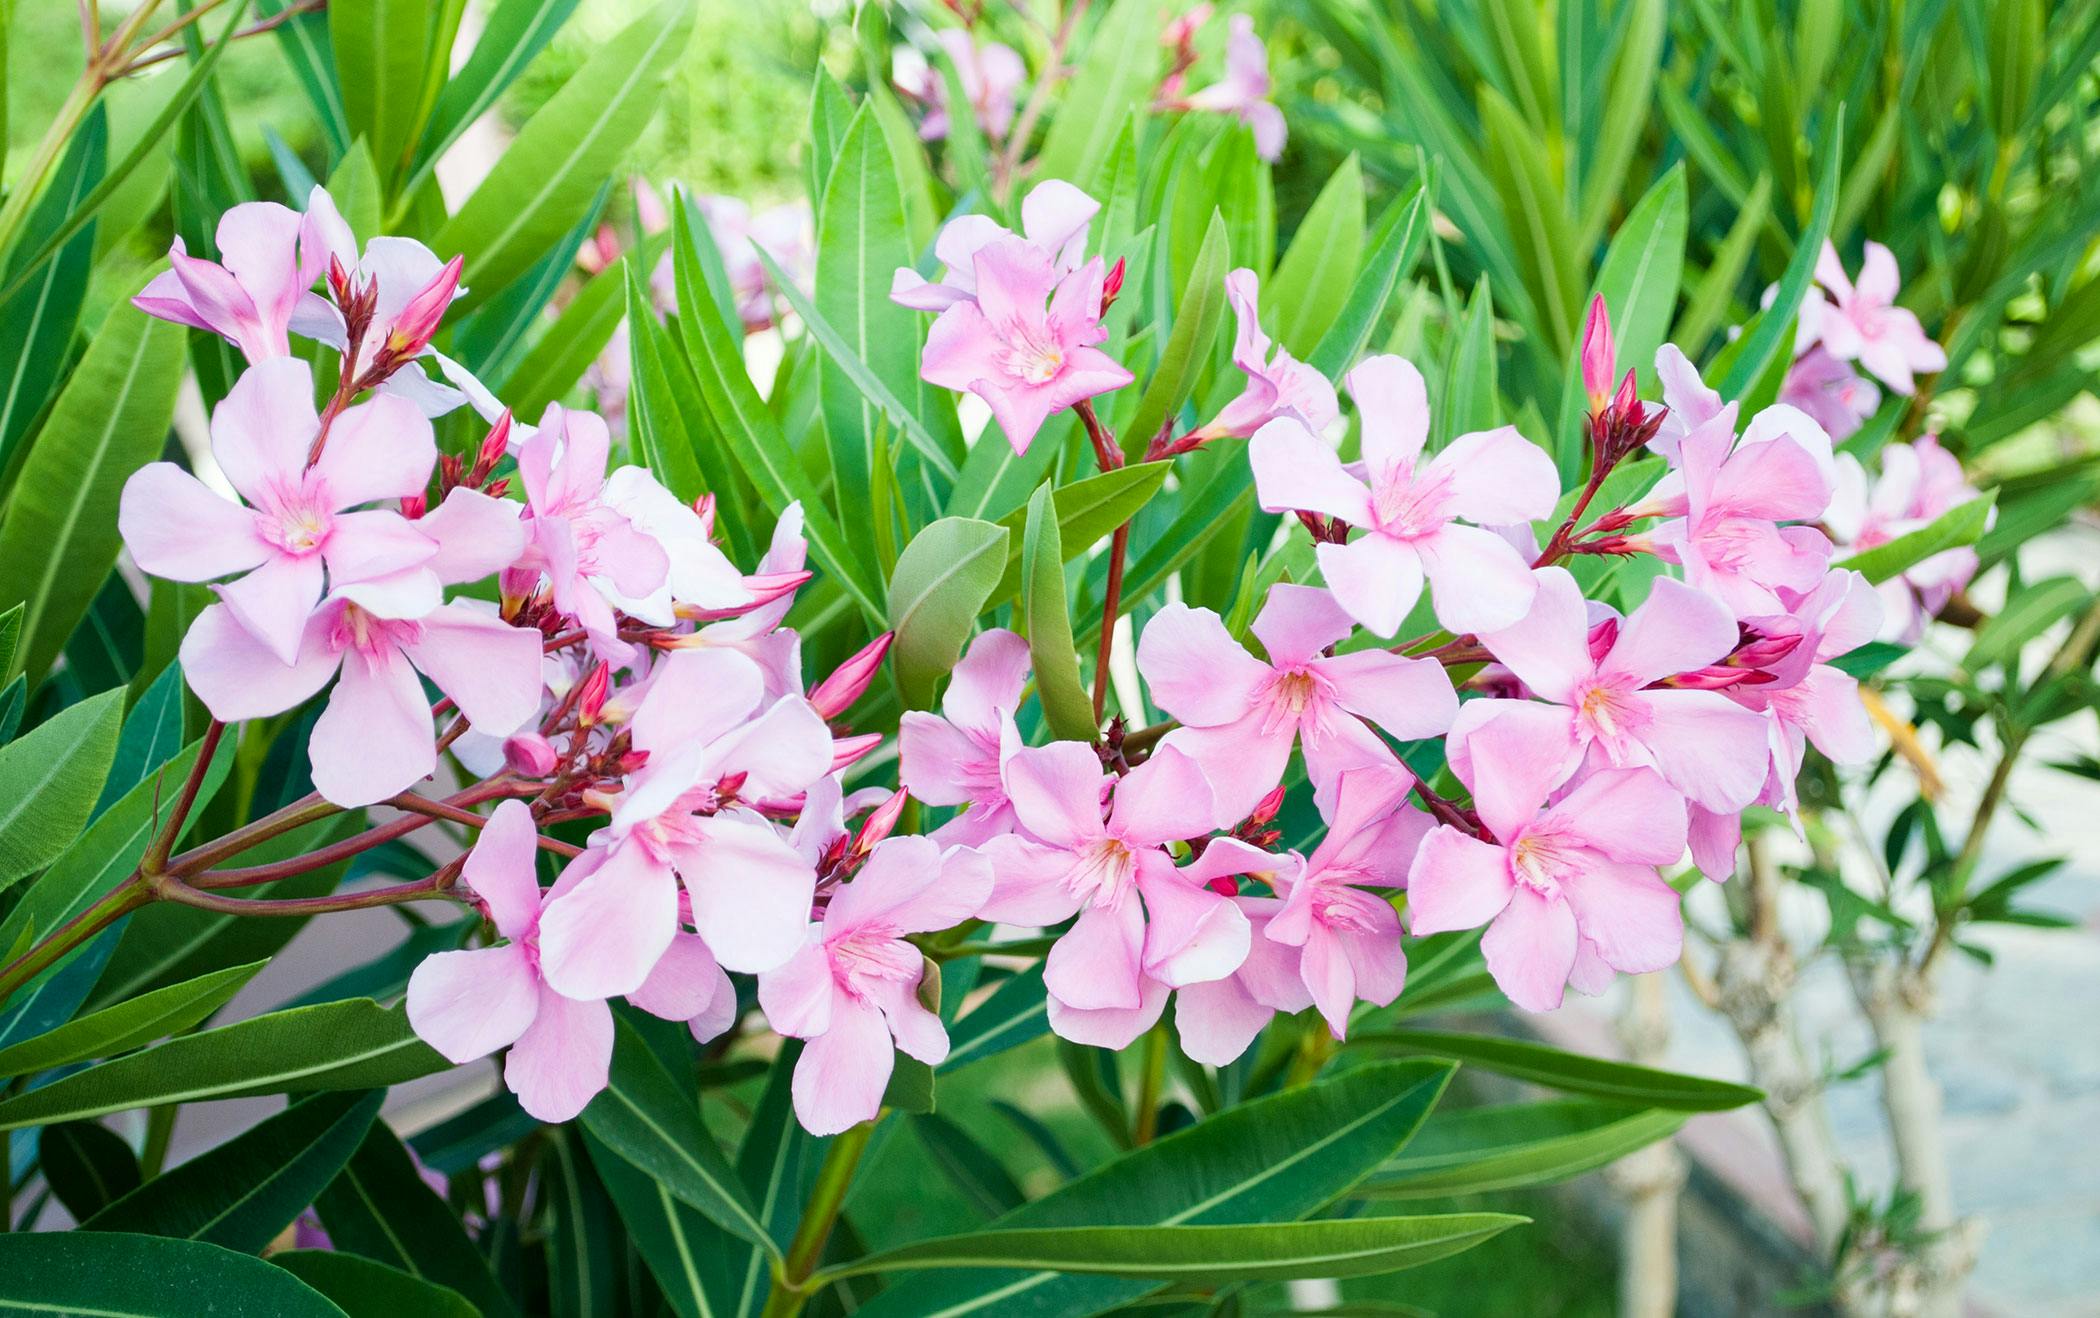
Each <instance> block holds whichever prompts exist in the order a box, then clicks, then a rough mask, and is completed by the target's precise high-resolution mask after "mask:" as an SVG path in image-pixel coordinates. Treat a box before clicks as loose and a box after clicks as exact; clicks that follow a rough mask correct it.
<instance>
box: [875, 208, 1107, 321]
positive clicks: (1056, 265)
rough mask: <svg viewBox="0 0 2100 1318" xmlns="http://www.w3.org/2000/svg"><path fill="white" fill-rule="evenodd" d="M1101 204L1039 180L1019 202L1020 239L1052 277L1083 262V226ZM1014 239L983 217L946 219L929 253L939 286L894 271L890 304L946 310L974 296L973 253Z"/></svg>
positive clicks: (907, 272) (915, 275)
mask: <svg viewBox="0 0 2100 1318" xmlns="http://www.w3.org/2000/svg"><path fill="white" fill-rule="evenodd" d="M1100 209H1101V203H1100V202H1098V201H1095V200H1094V199H1093V198H1092V197H1089V196H1087V195H1086V194H1085V193H1084V192H1081V191H1080V190H1079V189H1078V188H1075V187H1073V186H1072V185H1071V184H1069V183H1067V182H1065V181H1064V180H1062V179H1045V180H1044V181H1043V182H1041V183H1038V184H1036V185H1035V187H1033V188H1031V189H1030V190H1029V192H1028V195H1027V196H1026V197H1025V198H1023V199H1022V201H1021V234H1020V236H1021V238H1022V239H1023V240H1025V241H1026V242H1027V243H1028V245H1029V246H1031V247H1033V248H1035V249H1036V250H1037V251H1038V252H1039V253H1041V254H1042V256H1043V258H1044V259H1045V260H1046V261H1048V262H1049V264H1050V269H1051V272H1052V274H1053V275H1054V276H1055V277H1056V278H1057V279H1063V278H1064V277H1065V276H1066V275H1068V274H1070V273H1072V272H1073V271H1075V270H1077V269H1078V268H1079V263H1080V262H1081V261H1083V260H1084V259H1085V258H1086V236H1087V226H1088V225H1089V224H1090V223H1091V222H1092V221H1093V218H1094V214H1095V212H1097V211H1099V210H1100ZM1012 237H1014V234H1013V232H1012V231H1011V230H1009V229H1007V228H1006V227H1005V226H1004V225H1002V224H1000V223H999V222H998V221H996V220H994V219H992V218H991V217H990V216H989V215H963V216H959V217H957V218H955V219H952V220H950V221H948V223H947V224H945V225H943V226H942V227H941V232H940V234H939V236H937V237H936V238H935V239H934V240H933V254H934V255H935V256H937V257H939V258H940V262H941V265H942V266H944V267H945V271H944V273H943V274H942V275H941V279H940V282H939V283H932V282H929V281H928V280H927V279H925V278H924V277H923V276H921V275H920V274H919V272H918V271H916V270H911V269H903V270H899V271H897V273H896V275H895V276H893V277H892V279H891V280H890V300H891V301H892V302H895V303H897V304H898V305H900V306H907V307H910V308H912V309H913V310H915V311H946V310H947V309H948V308H949V307H952V306H954V305H955V304H956V303H958V302H972V301H975V300H976V298H977V253H978V252H980V251H982V250H983V249H984V248H986V247H988V246H990V245H991V244H993V243H995V242H998V241H1000V240H1001V239H1007V238H1012Z"/></svg>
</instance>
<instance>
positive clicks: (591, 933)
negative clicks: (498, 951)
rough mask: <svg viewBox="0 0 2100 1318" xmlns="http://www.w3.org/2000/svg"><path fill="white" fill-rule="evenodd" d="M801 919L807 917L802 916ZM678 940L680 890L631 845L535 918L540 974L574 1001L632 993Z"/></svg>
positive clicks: (611, 854)
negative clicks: (538, 922)
mask: <svg viewBox="0 0 2100 1318" xmlns="http://www.w3.org/2000/svg"><path fill="white" fill-rule="evenodd" d="M805 914H806V912H805ZM677 932H678V884H677V882H676V881H675V880H674V879H673V878H672V877H671V871H670V868H669V867H668V866H666V865H663V864H661V863H659V862H656V861H653V860H651V859H649V857H648V856H647V855H646V854H644V853H643V851H642V849H641V848H640V847H639V846H636V845H634V844H633V843H627V844H624V845H615V846H614V847H613V848H612V850H611V851H610V852H609V853H607V855H606V858H605V861H604V863H603V864H601V865H599V866H598V868H597V869H596V870H594V871H592V872H591V873H590V874H589V875H587V876H586V877H585V878H584V879H583V880H582V881H580V882H578V883H577V884H576V885H575V886H574V887H572V888H568V889H567V890H566V891H557V892H556V893H554V894H553V895H552V896H550V897H549V898H548V900H547V905H546V908H545V909H544V910H543V911H541V913H540V974H542V975H543V976H545V977H546V980H547V982H548V983H549V984H551V985H553V986H554V988H555V989H556V990H557V991H566V992H568V993H570V994H573V995H574V996H576V997H578V998H609V997H612V996H614V995H616V994H622V993H632V992H634V991H635V990H636V989H638V988H640V987H641V986H642V983H643V981H645V980H647V979H648V978H649V972H650V971H652V970H654V969H655V968H656V962H657V960H658V959H659V958H660V957H662V956H663V954H664V949H665V948H667V947H669V946H670V945H671V938H672V936H673V935H674V934H676V933H677Z"/></svg>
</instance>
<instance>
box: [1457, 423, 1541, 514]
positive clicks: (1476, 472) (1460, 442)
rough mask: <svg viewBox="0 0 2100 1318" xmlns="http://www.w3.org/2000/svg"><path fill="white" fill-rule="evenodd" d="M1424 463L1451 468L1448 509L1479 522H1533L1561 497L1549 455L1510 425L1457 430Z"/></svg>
mask: <svg viewBox="0 0 2100 1318" xmlns="http://www.w3.org/2000/svg"><path fill="white" fill-rule="evenodd" d="M1429 466H1430V469H1431V470H1434V471H1448V472H1449V473H1450V474H1451V495H1450V504H1449V505H1448V506H1449V507H1450V509H1451V511H1452V512H1453V513H1455V514H1456V515H1458V516H1460V517H1463V518H1465V519H1466V520H1467V521H1469V522H1478V523H1480V524H1481V525H1483V526H1505V525H1509V524H1511V523H1514V522H1536V521H1539V520H1540V519H1542V518H1545V517H1550V516H1552V514H1553V506H1554V505H1555V504H1556V503H1558V502H1560V473H1559V472H1558V471H1556V470H1555V469H1554V466H1553V459H1552V458H1551V457H1550V456H1548V455H1547V453H1546V450H1544V449H1542V448H1540V447H1539V446H1538V445H1536V444H1534V443H1532V442H1531V441H1530V440H1528V439H1526V438H1524V436H1522V435H1520V434H1518V433H1517V428H1516V427H1515V426H1503V427H1501V428H1500V429H1497V430H1480V431H1475V432H1473V433H1472V434H1469V435H1460V436H1459V437H1458V438H1457V439H1454V440H1452V441H1451V443H1450V445H1449V446H1447V447H1446V448H1445V449H1444V451H1443V452H1441V453H1439V454H1437V455H1436V457H1434V458H1432V459H1431V460H1430V463H1429Z"/></svg>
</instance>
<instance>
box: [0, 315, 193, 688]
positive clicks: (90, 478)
mask: <svg viewBox="0 0 2100 1318" xmlns="http://www.w3.org/2000/svg"><path fill="white" fill-rule="evenodd" d="M182 341H183V329H182V327H181V326H179V325H173V324H170V323H169V322H167V321H164V320H154V319H153V318H152V317H150V316H148V315H146V314H145V313H144V312H142V311H138V310H135V309H133V308H132V307H130V306H126V305H119V306H118V307H117V308H116V309H115V310H113V311H111V312H110V313H109V317H108V319H107V320H105V321H104V322H103V325H102V329H101V331H100V332H99V333H97V334H96V335H95V336H94V338H93V339H92V340H91V341H90V342H89V344H88V350H87V354H86V356H84V357H82V358H81V361H80V365H79V366H78V367H77V368H76V369H75V370H74V371H73V374H72V376H71V378H70V379H68V380H67V381H66V385H65V388H64V389H63V390H61V391H60V393H59V395H58V401H57V402H56V403H53V404H52V408H51V415H50V419H49V420H47V421H45V423H44V425H43V427H42V429H40V430H39V431H38V432H37V437H36V443H35V445H34V446H33V447H32V448H31V449H30V450H29V456H28V458H27V459H25V460H24V462H23V466H22V475H21V478H20V479H19V480H18V481H17V482H16V483H15V489H14V495H13V497H12V498H10V499H9V500H8V502H7V512H6V522H5V523H4V524H0V608H5V607H7V606H8V605H10V604H14V603H17V602H20V603H21V604H22V605H23V606H24V608H23V614H22V646H21V649H20V651H19V652H18V653H17V654H16V655H15V668H14V671H15V672H19V673H26V674H28V676H29V677H30V679H31V680H32V681H34V680H36V679H38V678H41V677H42V676H43V675H44V673H45V672H46V671H47V670H48V669H49V668H50V667H51V661H52V660H53V659H55V658H56V657H57V656H58V651H59V647H60V646H62V645H64V644H65V640H66V637H68V636H70V635H71V634H72V632H73V628H74V626H75V625H76V624H77V623H78V622H79V621H80V619H81V616H82V615H83V614H85V613H86V612H87V607H88V602H89V601H90V600H92V599H93V598H94V595H95V590H96V588H97V587H99V586H100V585H101V584H102V579H103V578H104V577H106V576H108V575H109V570H110V568H111V567H112V566H113V565H114V564H115V563H116V561H117V547H118V545H119V543H120V539H119V537H118V535H117V498H118V496H119V494H120V493H121V492H122V491H123V488H124V482H125V481H126V480H127V479H128V478H129V477H130V476H131V473H132V472H134V471H137V470H138V469H139V468H140V467H143V466H145V465H146V464H147V463H148V462H151V461H153V460H154V459H155V458H157V457H159V456H160V451H161V445H162V444H163V443H164V442H165V441H166V439H167V434H168V421H169V419H170V418H171V417H173V415H174V413H175V389H176V386H177V385H178V384H179V383H180V382H181V379H182V367H183V352H182Z"/></svg>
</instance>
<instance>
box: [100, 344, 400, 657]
mask: <svg viewBox="0 0 2100 1318" xmlns="http://www.w3.org/2000/svg"><path fill="white" fill-rule="evenodd" d="M313 397H314V393H313V375H312V372H311V371H310V370H309V369H308V367H307V365H306V363H305V362H303V361H301V360H299V359H298V358H296V357H273V358H269V359H267V360H265V361H263V362H261V363H259V364H257V365H255V366H253V367H250V368H249V369H248V370H247V371H245V372H243V373H242V375H241V378H240V379H239V380H237V381H236V382H235V383H234V386H233V388H232V389H231V390H229V391H228V393H227V395H226V398H225V400H224V401H223V402H221V403H220V404H219V406H218V407H217V408H216V409H215V410H214V411H213V413H212V422H211V433H212V455H213V457H214V458H215V459H217V461H218V464H219V469H220V470H221V471H222V472H224V473H225V475H226V479H227V480H228V481H229V482H230V483H231V484H232V485H233V488H234V489H235V490H236V491H238V492H239V493H240V495H241V496H242V497H243V498H245V499H246V500H247V501H248V502H247V506H245V507H243V506H242V505H241V504H239V503H236V502H234V501H233V500H230V499H225V498H222V497H220V496H219V495H217V494H214V493H212V491H211V490H209V489H207V488H206V487H205V486H204V484H203V482H201V481H199V480H198V479H197V478H196V477H194V476H192V475H190V474H189V473H188V472H185V471H184V470H183V469H182V468H180V467H178V466H176V465H175V464H174V463H172V462H155V463H150V464H148V465H147V466H144V467H141V468H140V469H139V470H138V471H136V472H134V473H133V474H132V476H131V478H130V479H129V480H127V481H126V482H125V483H124V493H123V497H122V498H121V500H120V501H119V503H118V508H117V527H118V529H119V531H120V532H121V533H122V534H123V537H124V543H125V546H126V547H127V548H128V549H130V551H131V558H132V561H133V562H135V563H137V564H138V566H139V570H140V571H142V572H146V573H150V574H151V575H153V576H157V577H163V578H166V579H168V580H171V581H209V580H212V579H213V578H215V577H223V576H227V575H229V574H232V573H236V572H239V573H245V574H246V575H244V576H241V577H240V578H239V579H238V580H235V581H231V582H228V583H226V584H225V585H222V586H220V587H218V588H217V589H218V593H219V598H220V599H221V600H222V601H224V607H225V608H227V609H228V610H230V611H231V612H232V614H233V616H234V617H235V618H237V619H239V621H240V625H241V626H242V627H244V628H246V629H247V630H248V631H249V632H250V633H251V634H252V635H253V636H254V637H255V638H256V639H257V640H258V641H260V642H261V643H262V644H263V645H264V646H265V647H267V649H268V650H269V652H270V654H271V655H273V656H274V657H275V658H276V660H277V661H278V662H279V663H281V664H290V663H293V662H295V661H296V660H297V658H298V655H299V647H300V637H301V635H302V634H303V633H304V632H305V630H306V625H307V618H308V616H309V615H310V614H312V613H313V611H314V606H315V605H316V604H318V603H320V600H321V596H322V592H323V591H324V590H325V589H326V588H327V587H328V585H329V584H331V583H332V584H334V585H335V586H336V587H337V588H339V589H340V588H342V587H343V586H345V585H347V584H348V583H352V582H357V583H368V584H364V585H362V586H361V587H360V592H361V593H362V594H363V595H364V596H365V597H366V603H367V604H368V605H369V606H370V607H372V608H374V609H378V610H380V611H382V612H389V613H394V612H407V613H411V614H413V613H419V612H421V611H423V609H424V608H427V607H429V606H433V605H435V604H436V603H437V593H438V592H437V581H436V579H435V578H434V577H431V576H430V575H429V574H428V573H422V574H417V575H414V576H410V575H408V574H411V573H412V571H413V570H414V569H417V568H420V567H423V566H424V565H425V564H427V563H429V561H430V560H431V559H432V558H433V557H434V556H436V554H437V553H438V545H437V544H436V543H435V542H434V541H433V540H431V539H430V538H429V537H428V536H427V535H425V534H424V533H423V532H421V531H418V529H417V528H416V527H415V526H414V525H412V524H411V523H410V522H409V521H408V520H407V519H406V518H404V517H402V516H401V515H400V514H399V513H397V512H394V511H392V510H389V509H379V508H374V509H367V510H364V511H361V512H353V511H351V510H352V509H355V508H357V507H358V505H360V504H366V503H372V502H375V501H377V500H381V499H401V498H407V497H409V496H412V495H420V494H421V493H423V488H424V485H425V483H426V482H427V481H429V479H430V472H431V468H432V467H433V466H435V465H436V463H437V446H436V444H435V442H434V441H433V440H432V438H431V431H430V422H429V421H427V420H425V419H424V418H423V416H422V415H421V414H420V413H418V412H417V411H416V410H415V409H414V408H412V407H410V406H409V405H408V404H406V403H404V402H403V401H401V400H400V399H398V398H388V397H384V396H381V397H376V398H373V399H371V400H369V401H367V402H364V403H360V404H358V405H357V406H355V407H351V408H346V409H345V410H344V411H343V413H342V414H341V415H340V416H338V417H336V418H335V421H334V423H333V424H332V425H331V426H330V427H329V437H328V443H327V445H326V447H324V448H323V449H322V451H321V456H320V460H319V461H317V462H315V463H314V464H313V465H312V466H308V465H307V461H306V458H307V452H308V450H309V449H310V448H311V447H312V444H313V441H314V436H315V435H316V434H318V433H319V431H320V428H321V420H320V416H319V414H318V413H316V412H315V410H314V402H313ZM426 529H427V528H426ZM383 582H412V583H413V584H414V585H416V586H419V587H422V589H418V590H413V591H409V592H407V593H408V594H410V595H412V596H413V597H414V598H413V599H403V598H391V597H392V596H396V595H399V594H400V593H401V592H398V591H385V593H387V594H388V595H389V596H390V598H388V599H385V600H382V599H380V598H379V595H380V594H381V593H382V591H383V590H384V587H383V586H382V585H381V584H380V583H383Z"/></svg>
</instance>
